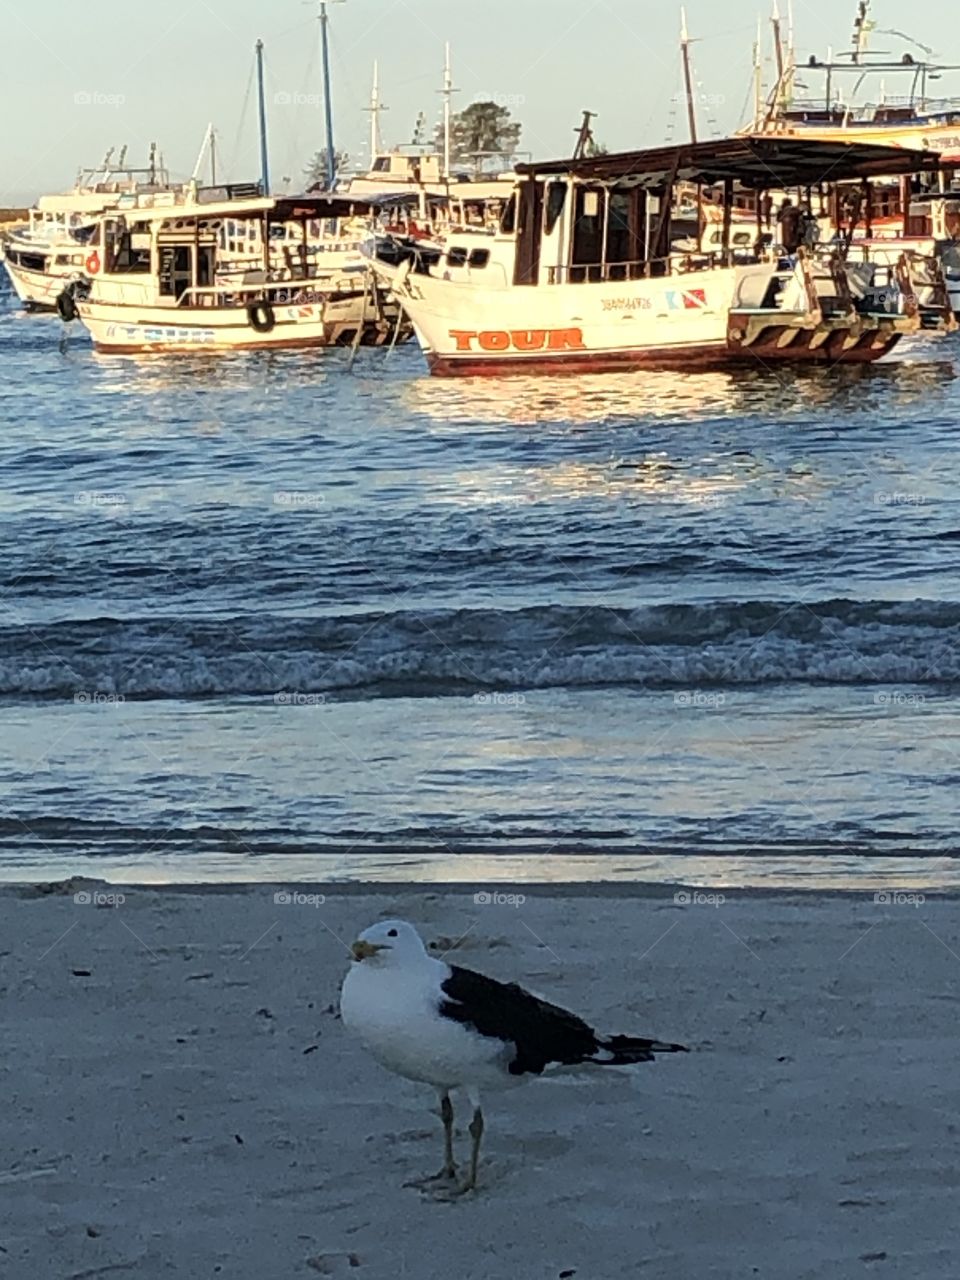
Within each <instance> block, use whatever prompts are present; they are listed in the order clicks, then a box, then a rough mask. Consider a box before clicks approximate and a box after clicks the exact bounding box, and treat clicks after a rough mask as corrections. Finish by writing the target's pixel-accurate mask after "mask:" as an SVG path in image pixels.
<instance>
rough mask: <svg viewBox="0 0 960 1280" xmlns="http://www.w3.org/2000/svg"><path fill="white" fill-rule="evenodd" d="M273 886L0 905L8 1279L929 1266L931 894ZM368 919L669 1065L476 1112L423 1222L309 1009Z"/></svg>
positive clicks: (397, 1163) (392, 1114) (783, 1276)
mask: <svg viewBox="0 0 960 1280" xmlns="http://www.w3.org/2000/svg"><path fill="white" fill-rule="evenodd" d="M501 888H502V887H501ZM503 891H504V892H506V890H505V889H504V890H503ZM276 892H277V889H276V888H275V887H273V886H261V885H252V886H244V887H240V888H233V889H228V890H217V891H212V890H209V889H199V888H197V889H186V890H158V889H156V888H151V889H142V890H141V889H137V888H134V887H131V886H114V887H111V886H107V885H100V886H99V893H100V895H101V901H100V904H99V905H98V903H97V901H96V898H97V893H98V888H97V886H95V885H94V884H93V882H81V881H76V882H71V883H68V884H65V885H59V886H56V887H54V888H53V890H52V891H51V890H49V889H47V890H41V889H36V888H7V889H5V890H4V891H3V894H2V896H0V919H2V936H3V944H2V951H0V960H2V968H0V993H2V1000H3V1007H4V1013H5V1017H4V1020H3V1021H4V1053H3V1058H2V1073H3V1074H2V1081H3V1093H4V1099H5V1104H6V1105H5V1106H4V1107H3V1110H2V1121H0V1125H2V1129H0V1133H2V1148H3V1159H2V1163H0V1183H2V1184H3V1201H4V1212H3V1219H2V1229H0V1248H2V1254H0V1257H2V1260H3V1267H2V1272H3V1274H4V1275H5V1276H9V1277H11V1280H33V1278H38V1280H39V1277H43V1278H44V1280H47V1277H49V1278H50V1280H81V1278H83V1280H86V1278H87V1277H99V1276H102V1275H103V1276H114V1275H116V1276H123V1275H128V1274H129V1275H130V1276H137V1277H143V1278H144V1280H154V1278H157V1280H159V1278H160V1277H168V1276H177V1277H184V1278H185V1280H187V1278H189V1280H199V1278H200V1277H208V1276H210V1277H212V1276H218V1275H222V1276H224V1277H230V1280H264V1278H265V1277H269V1278H270V1280H280V1278H286V1277H296V1276H309V1275H316V1274H319V1275H333V1276H339V1275H357V1276H360V1277H369V1280H387V1278H388V1277H398V1276H408V1277H411V1278H415V1280H439V1278H440V1277H448V1276H458V1277H465V1278H466V1277H469V1278H470V1280H474V1278H476V1280H481V1278H486V1277H504V1278H505V1280H506V1277H511V1278H514V1277H522V1278H523V1280H557V1278H558V1277H561V1276H563V1277H572V1276H576V1277H577V1278H578V1280H612V1278H613V1277H619V1276H636V1275H643V1276H650V1277H657V1278H658V1280H659V1278H661V1277H662V1278H663V1280H667V1278H670V1280H674V1278H677V1277H693V1276H709V1277H716V1278H718V1280H719V1278H720V1277H730V1280H734V1277H735V1278H736V1280H742V1278H743V1277H746V1276H767V1277H776V1278H777V1280H813V1278H814V1277H830V1278H831V1280H834V1278H837V1277H842V1278H844V1280H845V1278H846V1277H857V1276H883V1277H885V1278H889V1277H904V1280H906V1278H907V1277H909V1280H924V1278H925V1277H930V1278H931V1280H933V1277H936V1278H937V1280H942V1277H944V1276H946V1275H948V1274H950V1273H951V1269H952V1267H953V1265H954V1264H953V1256H954V1249H953V1246H954V1244H955V1240H954V1234H955V1232H954V1228H955V1222H956V1204H955V1200H956V1192H957V1184H958V1173H957V1169H958V1155H957V1145H958V1137H957V1131H956V1130H957V1117H958V1106H960V1086H958V1083H957V1074H956V1043H957V1040H956V1026H955V1019H956V1014H957V1002H958V999H960V982H958V979H960V921H958V915H957V909H956V902H955V901H953V900H947V899H937V900H934V899H928V900H927V901H925V902H924V903H922V904H919V905H913V904H909V903H906V902H904V903H897V902H893V901H891V902H888V903H880V904H878V903H875V902H874V900H873V895H872V894H864V895H860V896H854V895H850V896H842V895H834V896H817V895H808V896H802V895H793V896H777V895H769V894H751V895H737V894H736V893H734V892H733V891H727V894H726V900H725V901H723V902H720V903H717V902H716V901H713V902H710V901H704V900H697V898H696V895H693V894H691V895H689V896H690V897H691V899H692V900H691V901H689V902H687V903H682V902H681V903H678V902H676V901H674V898H673V891H672V890H670V891H667V890H665V889H663V888H660V889H658V890H653V889H651V890H644V889H643V888H641V887H638V886H621V887H616V888H614V887H611V888H609V889H607V888H604V887H596V886H595V887H593V888H592V889H591V888H589V887H587V888H584V887H578V889H577V891H576V892H573V891H571V890H564V889H563V888H562V887H561V888H558V887H552V888H549V889H546V888H545V889H535V888H531V887H524V888H523V889H522V893H523V895H524V896H525V901H524V902H522V903H521V904H519V905H517V904H513V905H510V904H507V903H505V902H504V903H496V902H479V903H478V902H476V901H475V900H474V890H473V888H467V887H457V888H455V889H450V890H449V891H445V890H443V889H439V890H436V891H429V892H425V891H423V890H422V889H416V888H413V887H402V886H394V887H391V888H390V889H389V891H387V892H384V891H383V890H382V889H381V888H377V887H368V888H366V889H363V890H359V889H357V888H356V887H353V886H351V887H349V888H344V889H339V890H337V889H329V888H327V889H323V888H322V886H315V885H314V886H309V885H304V886H301V887H300V888H299V890H298V892H300V893H301V894H303V895H317V894H320V893H322V894H323V897H324V899H325V900H324V901H323V902H322V903H311V902H308V901H306V900H301V901H296V900H294V901H283V900H281V901H277V900H276V899H275V893H276ZM516 892H520V890H517V891H516ZM77 893H80V895H81V898H80V900H79V901H77V900H75V896H74V895H75V894H77ZM118 893H120V894H122V895H123V896H124V900H123V901H122V902H121V903H119V904H111V903H110V900H109V898H108V897H105V896H104V895H110V894H118ZM84 896H86V897H89V898H91V899H92V900H90V901H85V900H83V899H84ZM287 896H288V897H294V896H295V891H294V890H292V889H291V890H289V892H288V893H287ZM704 896H705V895H701V898H703V897H704ZM386 915H402V916H404V917H406V918H408V919H410V920H411V921H413V922H414V923H415V924H417V925H418V927H420V928H421V930H422V932H423V934H424V936H425V937H427V938H429V939H431V940H433V941H435V942H438V943H439V945H440V947H441V948H448V947H449V946H450V944H451V941H453V940H455V939H457V938H459V937H461V935H465V936H464V937H463V940H462V943H461V944H460V945H459V946H457V947H456V949H455V951H454V952H453V954H454V955H455V956H456V959H457V961H458V962H459V963H462V964H465V965H468V966H471V967H474V968H478V969H482V970H484V971H486V972H488V973H490V974H492V975H494V976H498V977H501V978H517V979H519V980H521V981H522V982H523V983H525V984H526V985H528V986H529V987H531V988H532V989H533V990H535V991H537V992H538V993H540V994H543V995H545V996H547V997H549V998H552V999H554V1000H556V1001H558V1002H561V1003H564V1004H566V1005H568V1006H570V1007H573V1008H575V1009H577V1010H579V1011H580V1012H582V1013H584V1014H585V1015H586V1016H588V1017H589V1018H590V1019H591V1020H592V1021H593V1022H594V1023H595V1024H596V1025H598V1026H599V1027H601V1028H603V1029H606V1030H609V1031H620V1032H627V1031H632V1032H635V1033H653V1034H656V1035H660V1036H664V1037H668V1038H671V1039H674V1038H676V1039H680V1040H682V1041H684V1042H685V1043H687V1044H688V1045H689V1046H690V1047H691V1049H692V1050H693V1052H691V1053H690V1054H689V1055H687V1056H683V1057H677V1058H668V1059H664V1060H661V1061H658V1062H657V1063H655V1064H651V1065H647V1066H645V1067H643V1068H638V1069H636V1070H635V1071H633V1072H620V1073H612V1072H611V1073H607V1074H606V1075H602V1076H600V1075H599V1073H594V1075H592V1076H590V1077H589V1078H585V1077H584V1076H577V1077H573V1078H571V1079H569V1080H554V1081H549V1082H538V1083H533V1084H530V1085H529V1086H527V1087H525V1088H522V1089H518V1090H515V1091H513V1092H510V1093H507V1094H504V1095H500V1096H493V1095H491V1097H490V1098H489V1099H488V1140H487V1146H486V1162H485V1164H484V1166H483V1170H482V1187H481V1188H480V1189H479V1190H478V1192H477V1193H476V1194H475V1195H474V1196H473V1197H468V1198H466V1199H464V1200H462V1201H460V1202H457V1203H452V1204H451V1203H440V1202H438V1201H436V1200H435V1199H432V1198H431V1197H429V1196H427V1195H425V1194H424V1193H422V1192H421V1191H418V1190H416V1189H413V1188H410V1187H405V1186H404V1185H403V1184H404V1182H406V1181H407V1180H409V1179H411V1178H414V1177H417V1176H419V1175H422V1174H424V1173H427V1172H432V1171H433V1169H434V1168H435V1167H436V1166H437V1165H438V1163H439V1154H440V1126H439V1121H438V1120H437V1118H436V1115H435V1114H432V1111H433V1109H434V1107H435V1103H434V1099H433V1098H432V1097H431V1096H430V1094H429V1092H427V1091H424V1090H422V1089H420V1088H418V1087H417V1086H415V1085H413V1084H408V1083H405V1082H403V1081H401V1080H399V1079H396V1078H395V1077H392V1076H390V1075H388V1074H386V1073H384V1072H383V1071H382V1070H381V1069H380V1068H378V1067H377V1066H376V1065H375V1064H374V1063H373V1062H371V1061H368V1060H367V1059H366V1058H365V1056H364V1054H363V1052H362V1051H361V1050H360V1049H359V1047H358V1046H357V1045H356V1044H355V1043H354V1042H353V1041H352V1040H351V1039H350V1038H349V1037H348V1036H347V1034H346V1033H345V1031H344V1029H343V1027H342V1025H341V1023H340V1021H339V1019H338V1016H337V1013H336V1008H337V996H338V989H339V985H340V982H341V980H342V977H343V973H344V971H345V968H346V966H347V964H348V963H349V959H348V954H347V950H346V943H347V942H348V941H349V940H351V939H352V938H353V936H355V934H356V933H357V932H358V931H359V930H360V929H361V928H362V927H364V926H365V925H367V924H369V923H372V922H373V921H374V920H376V919H378V918H380V917H382V916H386ZM465 1119H466V1117H464V1120H465ZM459 1137H460V1139H461V1141H462V1142H465V1134H463V1132H462V1129H461V1130H460V1133H459Z"/></svg>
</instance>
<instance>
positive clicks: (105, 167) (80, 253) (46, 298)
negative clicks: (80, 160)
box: [0, 146, 178, 311]
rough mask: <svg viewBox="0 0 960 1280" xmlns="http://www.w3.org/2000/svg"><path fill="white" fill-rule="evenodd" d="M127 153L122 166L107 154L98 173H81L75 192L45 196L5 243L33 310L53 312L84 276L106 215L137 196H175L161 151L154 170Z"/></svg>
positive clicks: (11, 272) (1, 240) (21, 294)
mask: <svg viewBox="0 0 960 1280" xmlns="http://www.w3.org/2000/svg"><path fill="white" fill-rule="evenodd" d="M126 152H127V149H126V147H124V148H122V150H121V152H120V155H119V157H118V159H117V160H116V161H114V160H113V150H112V149H111V150H110V151H108V152H107V154H106V156H105V157H104V159H103V162H102V163H101V164H100V165H99V166H98V167H96V168H93V169H86V170H81V172H80V173H79V175H78V176H77V181H76V184H75V185H74V187H73V189H72V190H70V191H64V192H60V193H58V194H56V195H46V196H41V197H40V199H39V200H38V201H37V203H36V205H35V206H34V208H32V209H31V210H30V211H29V213H28V221H27V222H25V223H23V224H22V225H20V226H15V227H11V228H10V229H9V230H8V231H7V232H5V234H4V235H3V236H2V237H0V257H2V260H3V264H4V266H5V267H6V271H7V275H8V276H9V277H10V282H11V284H12V285H13V288H14V292H15V293H16V295H17V297H18V298H19V299H20V301H21V302H22V303H23V305H24V307H25V308H26V309H27V310H35V311H52V310H53V309H54V307H55V305H56V300H57V296H58V295H59V293H60V292H61V290H62V289H63V287H64V284H65V283H66V281H67V280H68V279H69V278H70V277H72V276H75V275H77V274H80V273H82V272H83V271H84V269H85V265H86V262H87V259H88V258H89V257H90V248H89V243H90V240H91V238H92V236H94V235H95V229H96V221H97V218H98V217H99V215H100V214H101V213H102V212H103V211H104V210H106V209H110V208H114V207H115V206H116V205H117V203H118V202H119V201H121V200H122V199H124V198H129V197H132V196H136V195H138V194H139V195H147V194H152V193H158V192H175V191H177V190H178V188H176V187H174V186H173V184H171V181H170V175H169V173H168V172H167V170H166V168H165V166H164V164H163V160H162V158H160V157H158V155H157V150H156V146H153V147H152V148H151V151H150V159H149V163H148V165H147V166H146V167H145V168H143V169H135V168H131V167H129V166H128V165H127V163H126Z"/></svg>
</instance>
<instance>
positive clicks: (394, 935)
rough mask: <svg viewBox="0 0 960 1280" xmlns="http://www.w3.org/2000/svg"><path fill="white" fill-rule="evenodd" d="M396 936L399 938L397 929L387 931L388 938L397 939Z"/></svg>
mask: <svg viewBox="0 0 960 1280" xmlns="http://www.w3.org/2000/svg"><path fill="white" fill-rule="evenodd" d="M396 936H397V931H396V929H388V930H387V937H388V938H395V937H396Z"/></svg>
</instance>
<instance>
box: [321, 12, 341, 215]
mask: <svg viewBox="0 0 960 1280" xmlns="http://www.w3.org/2000/svg"><path fill="white" fill-rule="evenodd" d="M327 3H328V0H320V56H321V59H322V62H323V115H324V123H325V125H326V133H327V190H328V191H332V190H333V188H334V185H335V183H336V181H337V153H336V151H335V150H334V146H333V99H332V97H331V91H330V36H329V32H328V31H327V26H328V24H329V21H330V20H329V18H328V17H327ZM329 3H330V4H342V3H343V0H329Z"/></svg>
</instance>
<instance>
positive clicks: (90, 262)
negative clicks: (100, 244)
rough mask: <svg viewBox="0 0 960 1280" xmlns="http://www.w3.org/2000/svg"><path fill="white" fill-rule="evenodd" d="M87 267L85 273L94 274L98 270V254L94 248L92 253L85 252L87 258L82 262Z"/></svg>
mask: <svg viewBox="0 0 960 1280" xmlns="http://www.w3.org/2000/svg"><path fill="white" fill-rule="evenodd" d="M83 265H84V266H85V267H86V269H87V275H89V276H95V275H96V274H97V272H98V271H99V270H100V255H99V253H97V251H96V249H94V251H93V253H89V254H87V260H86V262H85V263H84V264H83Z"/></svg>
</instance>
